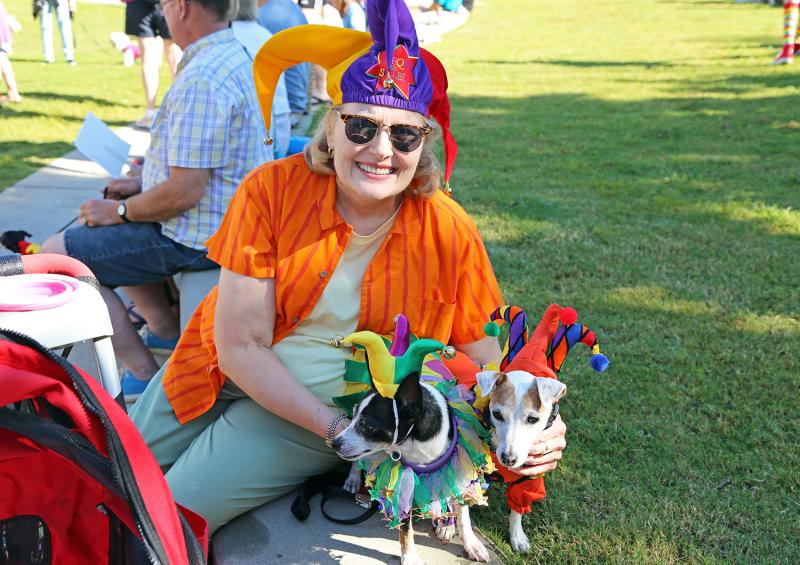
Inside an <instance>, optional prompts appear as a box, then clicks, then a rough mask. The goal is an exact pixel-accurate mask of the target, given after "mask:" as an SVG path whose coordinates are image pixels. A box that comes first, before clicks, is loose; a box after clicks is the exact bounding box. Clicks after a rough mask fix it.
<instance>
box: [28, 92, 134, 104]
mask: <svg viewBox="0 0 800 565" xmlns="http://www.w3.org/2000/svg"><path fill="white" fill-rule="evenodd" d="M25 97H26V98H32V99H34V100H47V101H52V100H60V101H63V102H78V103H81V104H84V103H91V104H93V105H96V106H124V107H132V106H131V105H130V104H123V103H121V102H120V101H119V100H107V99H105V98H98V97H96V96H85V95H77V94H63V93H59V92H36V91H34V92H25Z"/></svg>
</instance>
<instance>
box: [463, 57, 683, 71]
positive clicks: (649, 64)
mask: <svg viewBox="0 0 800 565" xmlns="http://www.w3.org/2000/svg"><path fill="white" fill-rule="evenodd" d="M466 62H467V63H479V64H491V65H515V66H517V65H554V66H563V67H577V68H596V67H644V68H648V69H649V68H654V67H678V66H681V65H680V64H675V63H670V62H666V61H572V60H567V59H529V60H527V61H518V60H496V59H495V60H485V59H481V60H477V59H473V60H471V61H466Z"/></svg>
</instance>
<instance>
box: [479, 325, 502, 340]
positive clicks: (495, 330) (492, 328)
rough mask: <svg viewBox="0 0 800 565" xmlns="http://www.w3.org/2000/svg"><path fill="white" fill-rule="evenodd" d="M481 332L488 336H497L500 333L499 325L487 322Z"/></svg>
mask: <svg viewBox="0 0 800 565" xmlns="http://www.w3.org/2000/svg"><path fill="white" fill-rule="evenodd" d="M483 333H485V334H486V335H488V336H490V337H497V336H499V335H500V326H498V325H497V324H496V323H494V322H489V323H488V324H486V325H485V326H483Z"/></svg>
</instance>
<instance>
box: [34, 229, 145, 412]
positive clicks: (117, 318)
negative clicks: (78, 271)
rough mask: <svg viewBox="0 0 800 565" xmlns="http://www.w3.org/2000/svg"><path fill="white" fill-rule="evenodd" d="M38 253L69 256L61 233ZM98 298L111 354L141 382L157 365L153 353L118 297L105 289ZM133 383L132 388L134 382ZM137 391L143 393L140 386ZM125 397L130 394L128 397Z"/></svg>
mask: <svg viewBox="0 0 800 565" xmlns="http://www.w3.org/2000/svg"><path fill="white" fill-rule="evenodd" d="M98 239H100V238H98ZM42 253H57V254H59V255H69V253H68V252H67V248H66V245H65V243H64V232H62V233H58V234H55V235H53V236H51V237H49V238H48V239H47V240H46V241H45V242H44V243H43V244H42ZM82 260H83V262H84V263H87V265H88V266H89V268H93V265H92V264H91V263H92V262H91V261H86V260H85V259H82ZM98 279H99V280H100V279H101V277H98ZM100 282H101V285H102V282H103V281H102V280H100ZM100 296H102V297H103V301H104V302H105V303H106V308H108V315H109V317H110V318H111V327H112V329H113V330H114V334H113V335H112V336H111V344H112V345H113V346H114V354H115V355H116V357H117V359H119V360H120V361H121V362H122V363H123V364H124V365H125V367H126V368H127V369H128V371H130V372H131V373H132V374H133V376H134V377H136V379H137V380H139V381H141V382H142V383H145V382H146V381H147V380H148V379H150V377H152V376H153V374H155V372H156V371H158V364H157V363H156V360H155V358H154V357H153V354H152V353H151V352H150V350H149V349H148V348H147V347H146V346H145V344H144V343H143V342H142V340H141V339H140V338H139V334H138V333H137V332H136V329H134V327H133V324H132V323H131V320H130V317H129V316H128V310H127V308H126V307H125V304H124V303H123V302H122V299H121V298H120V296H119V295H118V294H117V293H116V292H115V291H114V290H113V289H111V288H109V287H107V286H101V287H100ZM145 319H146V318H145ZM129 380H130V379H129ZM133 384H134V385H135V384H137V383H133ZM139 388H140V389H141V390H144V384H142V385H141V386H140V387H139ZM141 390H137V391H136V392H141ZM131 392H133V391H131ZM129 396H134V395H133V394H131V395H129Z"/></svg>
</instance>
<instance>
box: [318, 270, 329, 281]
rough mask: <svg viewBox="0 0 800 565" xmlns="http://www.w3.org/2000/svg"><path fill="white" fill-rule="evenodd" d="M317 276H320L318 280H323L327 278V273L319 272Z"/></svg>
mask: <svg viewBox="0 0 800 565" xmlns="http://www.w3.org/2000/svg"><path fill="white" fill-rule="evenodd" d="M319 276H320V278H323V279H324V278H325V277H327V276H328V271H320V272H319Z"/></svg>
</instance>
